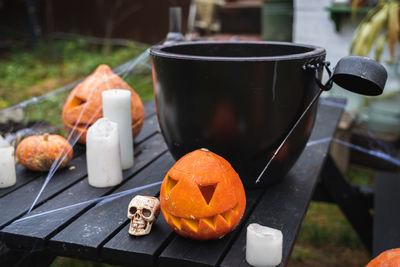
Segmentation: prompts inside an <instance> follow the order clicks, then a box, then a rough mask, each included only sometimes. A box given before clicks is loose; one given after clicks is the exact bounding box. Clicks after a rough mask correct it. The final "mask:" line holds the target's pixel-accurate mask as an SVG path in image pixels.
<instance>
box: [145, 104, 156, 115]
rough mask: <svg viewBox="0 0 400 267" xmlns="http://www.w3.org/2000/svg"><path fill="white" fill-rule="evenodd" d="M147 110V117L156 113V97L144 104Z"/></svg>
mask: <svg viewBox="0 0 400 267" xmlns="http://www.w3.org/2000/svg"><path fill="white" fill-rule="evenodd" d="M144 109H145V111H146V119H147V118H149V117H151V116H153V115H155V114H156V106H155V101H154V99H153V100H151V101H149V102H147V103H146V104H144Z"/></svg>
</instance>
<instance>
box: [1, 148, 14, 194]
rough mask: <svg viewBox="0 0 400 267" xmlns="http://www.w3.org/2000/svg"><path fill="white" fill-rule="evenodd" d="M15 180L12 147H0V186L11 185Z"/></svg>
mask: <svg viewBox="0 0 400 267" xmlns="http://www.w3.org/2000/svg"><path fill="white" fill-rule="evenodd" d="M16 181H17V178H16V176H15V164H14V148H13V147H12V146H7V147H0V188H5V187H9V186H12V185H14V184H15V182H16Z"/></svg>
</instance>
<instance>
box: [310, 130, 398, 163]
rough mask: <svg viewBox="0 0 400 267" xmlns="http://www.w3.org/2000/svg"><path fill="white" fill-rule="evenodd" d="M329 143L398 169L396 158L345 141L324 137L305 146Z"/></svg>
mask: <svg viewBox="0 0 400 267" xmlns="http://www.w3.org/2000/svg"><path fill="white" fill-rule="evenodd" d="M331 141H333V142H336V143H338V144H340V145H343V146H346V147H349V148H351V149H354V150H357V151H360V152H363V153H365V154H368V155H371V156H374V157H376V158H380V159H383V160H385V161H387V162H389V163H392V164H393V165H395V166H397V167H400V160H399V159H398V158H396V157H393V156H391V155H389V154H386V153H384V152H382V151H378V150H371V149H367V148H364V147H361V146H357V145H354V144H351V143H349V142H346V141H343V140H340V139H337V138H333V137H326V138H322V139H318V140H314V141H310V142H308V143H307V145H306V146H307V147H310V146H314V145H318V144H322V143H327V142H331Z"/></svg>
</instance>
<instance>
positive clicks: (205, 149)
mask: <svg viewBox="0 0 400 267" xmlns="http://www.w3.org/2000/svg"><path fill="white" fill-rule="evenodd" d="M200 150H203V151H206V152H210V150H208V149H207V148H204V147H203V148H200Z"/></svg>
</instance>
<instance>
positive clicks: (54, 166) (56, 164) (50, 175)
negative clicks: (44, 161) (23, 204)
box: [27, 78, 108, 214]
mask: <svg viewBox="0 0 400 267" xmlns="http://www.w3.org/2000/svg"><path fill="white" fill-rule="evenodd" d="M107 79H108V78H106V79H102V81H101V82H100V81H99V82H97V83H96V86H95V87H93V88H92V89H91V90H90V93H89V98H91V96H92V95H93V92H94V91H95V90H96V89H97V88H98V87H99V86H100V85H101V83H102V82H106V81H107ZM86 107H87V106H84V107H83V108H82V110H81V112H80V113H79V116H78V119H77V121H76V122H75V124H74V126H73V128H72V131H71V132H70V133H69V135H68V137H67V141H68V142H69V143H70V144H71V147H70V148H68V150H67V151H66V153H65V154H63V153H64V151H61V152H60V153H59V154H58V155H57V157H56V160H55V161H54V162H53V164H52V165H51V167H50V170H49V172H48V174H47V176H46V179H45V181H44V183H43V185H42V187H41V188H40V190H39V193H38V194H37V196H36V198H35V200H34V201H33V203H32V205H31V207H30V208H29V210H28V212H27V214H29V213H30V212H31V211H32V209H33V208H34V206H35V205H36V203H37V201H38V200H39V198H40V196H41V195H42V193H43V191H44V189H45V188H46V186H47V185H48V183H49V182H50V180H51V179H52V178H53V176H54V174H55V173H56V171H57V170H58V168H59V167H60V165H61V163H62V161H63V160H64V159H65V157H66V156H67V154H68V153H69V152H70V151H71V149H72V147H73V146H75V144H76V143H77V141H78V139H79V138H80V137H81V135H82V134H83V132H82V131H81V132H78V133H76V132H77V131H76V129H77V127H78V125H80V123H79V122H80V120H81V118H82V115H83V113H84V111H85V109H86ZM99 112H100V107H98V108H97V110H96V112H94V114H93V115H92V116H91V117H90V119H89V121H88V122H87V123H85V126H88V125H90V123H91V122H92V121H93V120H94V118H95V117H96V116H97V115H98V113H99ZM72 138H73V140H72V141H71V139H72ZM61 157H62V159H61V160H60V158H61Z"/></svg>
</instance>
